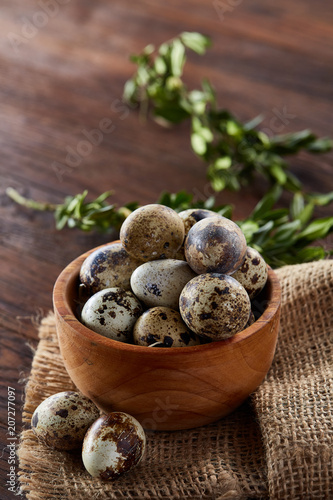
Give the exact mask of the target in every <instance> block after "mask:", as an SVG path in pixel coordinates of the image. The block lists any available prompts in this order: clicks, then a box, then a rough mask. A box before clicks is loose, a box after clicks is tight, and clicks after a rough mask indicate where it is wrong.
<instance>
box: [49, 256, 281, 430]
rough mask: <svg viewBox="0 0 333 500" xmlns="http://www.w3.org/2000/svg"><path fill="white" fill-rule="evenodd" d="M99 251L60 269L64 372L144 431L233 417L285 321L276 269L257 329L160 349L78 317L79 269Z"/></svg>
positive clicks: (58, 314) (260, 304) (57, 289)
mask: <svg viewBox="0 0 333 500" xmlns="http://www.w3.org/2000/svg"><path fill="white" fill-rule="evenodd" d="M98 248H100V247H98ZM94 250H96V248H94V249H92V250H90V251H88V252H86V253H84V254H83V255H81V256H80V257H78V258H77V259H75V260H74V261H73V262H71V263H70V264H69V265H68V266H67V267H66V268H65V269H64V270H63V271H62V272H61V274H60V275H59V277H58V279H57V281H56V283H55V286H54V291H53V304H54V312H55V318H56V329H57V334H58V339H59V345H60V350H61V354H62V358H63V361H64V365H65V367H66V370H67V372H68V374H69V376H70V378H71V379H72V381H73V382H74V384H75V385H76V387H77V388H78V389H79V390H80V391H81V392H82V393H83V394H84V395H85V396H87V397H88V398H90V399H91V400H92V401H93V402H94V403H95V404H96V405H97V406H98V407H99V408H100V409H101V410H102V411H104V412H106V413H109V412H112V411H121V412H125V413H128V414H130V415H132V416H133V417H135V418H136V419H137V420H138V421H139V422H140V423H141V424H142V426H143V427H144V428H145V429H151V430H179V429H190V428H193V427H199V426H202V425H206V424H209V423H212V422H215V421H217V420H219V419H220V418H222V417H224V416H225V415H227V414H229V413H230V412H232V411H233V410H235V409H236V408H237V407H238V406H239V405H240V404H241V403H243V401H245V399H246V398H247V397H248V396H249V395H250V394H251V393H252V392H253V391H254V390H255V389H256V388H257V387H258V386H259V385H260V384H261V382H262V381H263V379H264V378H265V375H266V373H267V372H268V370H269V368H270V366H271V363H272V360H273V356H274V352H275V346H276V342H277V337H278V330H279V320H280V304H281V288H280V284H279V281H278V278H277V276H276V274H275V273H274V271H273V270H272V269H270V268H269V271H268V281H267V284H266V286H265V288H264V290H263V291H262V292H261V295H260V296H259V297H258V298H257V299H256V304H257V308H258V310H259V311H260V313H261V311H262V313H261V315H260V316H259V317H258V319H257V320H256V321H255V323H253V324H252V325H251V326H249V327H248V328H246V329H245V330H243V331H242V332H239V333H237V334H236V335H235V336H233V337H231V338H229V339H226V340H220V341H217V342H211V343H208V344H203V345H194V346H190V347H181V348H176V347H174V348H166V349H161V348H158V347H145V346H139V345H132V344H126V343H123V342H118V341H116V340H112V339H109V338H106V337H103V336H101V335H99V334H98V333H95V332H93V331H92V330H90V329H89V328H87V327H86V326H84V325H83V324H82V323H81V322H80V321H79V319H78V316H77V304H78V289H79V271H80V267H81V265H82V263H83V261H84V260H85V259H86V257H87V256H88V255H89V254H90V253H92V252H93V251H94Z"/></svg>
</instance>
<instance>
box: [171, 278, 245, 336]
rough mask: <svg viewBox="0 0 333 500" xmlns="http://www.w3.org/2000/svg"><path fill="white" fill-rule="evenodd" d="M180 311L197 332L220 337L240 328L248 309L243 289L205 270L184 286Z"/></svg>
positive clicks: (230, 280)
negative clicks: (204, 272) (205, 272)
mask: <svg viewBox="0 0 333 500" xmlns="http://www.w3.org/2000/svg"><path fill="white" fill-rule="evenodd" d="M179 303H180V313H181V316H182V318H183V320H184V321H185V323H186V324H187V326H188V327H189V328H190V329H191V330H193V331H194V332H195V333H197V334H198V335H202V336H206V337H210V338H212V339H213V340H221V339H226V338H229V337H232V336H233V335H235V334H236V333H238V332H240V331H241V330H243V329H244V327H245V325H246V323H247V321H248V319H249V316H250V311H251V303H250V299H249V296H248V295H247V293H246V291H245V289H244V288H243V287H242V286H241V285H240V284H239V283H238V282H237V281H236V280H235V279H233V278H232V277H231V276H228V275H223V274H216V273H207V274H201V275H200V276H197V277H196V278H194V279H193V280H191V281H189V282H188V283H187V285H185V287H184V289H183V291H182V293H181V296H180V301H179Z"/></svg>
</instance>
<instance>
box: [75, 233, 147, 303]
mask: <svg viewBox="0 0 333 500" xmlns="http://www.w3.org/2000/svg"><path fill="white" fill-rule="evenodd" d="M141 263H142V262H141V261H139V260H137V259H134V258H133V257H131V256H130V255H129V254H128V253H127V252H126V250H125V249H124V247H123V246H122V244H121V243H111V244H109V245H104V246H103V247H101V248H98V249H97V250H95V251H94V252H92V253H91V254H90V255H89V256H88V257H87V258H86V260H85V261H84V262H83V264H82V266H81V270H80V279H81V283H83V284H84V285H85V286H86V288H87V290H88V291H89V292H90V294H93V293H96V292H98V291H99V290H103V289H104V288H113V287H119V288H122V289H123V290H130V289H131V286H130V278H131V274H132V272H133V271H134V269H136V268H137V267H138V266H139V265H140V264H141Z"/></svg>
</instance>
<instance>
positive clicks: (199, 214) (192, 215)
mask: <svg viewBox="0 0 333 500" xmlns="http://www.w3.org/2000/svg"><path fill="white" fill-rule="evenodd" d="M178 215H179V217H180V218H181V219H182V220H183V222H184V226H185V236H186V235H187V234H188V232H189V230H190V229H191V227H192V226H194V224H196V223H197V222H199V220H202V219H206V218H207V217H216V216H217V213H216V212H213V211H212V210H207V209H205V208H189V209H188V210H183V211H182V212H179V213H178Z"/></svg>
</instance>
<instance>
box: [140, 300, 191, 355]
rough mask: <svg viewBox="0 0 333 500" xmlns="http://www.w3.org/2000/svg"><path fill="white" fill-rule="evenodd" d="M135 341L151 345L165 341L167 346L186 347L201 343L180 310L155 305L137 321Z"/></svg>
mask: <svg viewBox="0 0 333 500" xmlns="http://www.w3.org/2000/svg"><path fill="white" fill-rule="evenodd" d="M133 339H134V343H135V344H137V345H143V346H149V345H150V344H154V343H156V342H163V344H164V345H165V346H166V347H186V346H191V345H198V344H199V343H200V341H199V339H198V338H197V336H196V335H195V334H194V333H193V332H191V331H190V330H189V329H188V327H187V326H186V325H185V323H184V321H183V320H182V318H181V316H180V314H179V312H178V311H175V310H173V309H170V308H168V307H153V308H151V309H148V311H146V312H144V313H143V315H142V316H141V317H140V318H139V319H138V321H137V322H136V323H135V326H134V330H133Z"/></svg>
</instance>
